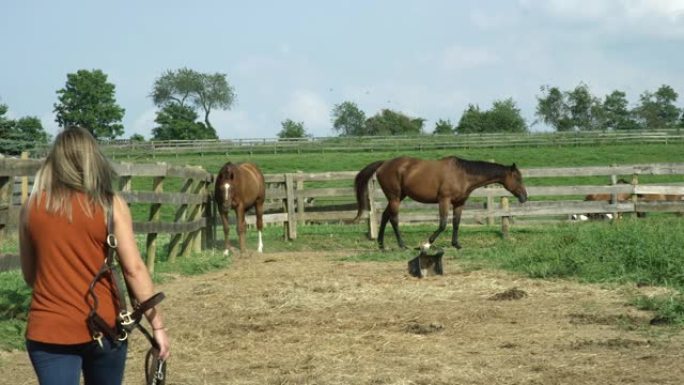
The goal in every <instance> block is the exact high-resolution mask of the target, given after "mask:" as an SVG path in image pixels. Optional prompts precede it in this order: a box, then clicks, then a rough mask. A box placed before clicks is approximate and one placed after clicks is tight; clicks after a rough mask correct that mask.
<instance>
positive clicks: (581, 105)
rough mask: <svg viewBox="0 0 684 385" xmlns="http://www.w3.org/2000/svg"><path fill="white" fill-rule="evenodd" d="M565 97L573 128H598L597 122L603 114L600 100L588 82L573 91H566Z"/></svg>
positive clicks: (581, 129)
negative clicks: (594, 94)
mask: <svg viewBox="0 0 684 385" xmlns="http://www.w3.org/2000/svg"><path fill="white" fill-rule="evenodd" d="M565 99H566V103H567V109H568V111H570V121H571V125H572V127H573V128H575V129H576V130H580V131H586V130H594V129H596V128H598V127H597V124H596V123H597V121H600V116H601V114H602V111H601V109H600V102H599V100H598V99H597V98H595V97H594V96H593V95H592V94H591V92H590V91H589V87H588V86H587V85H586V84H584V83H580V84H579V85H578V86H577V87H575V89H573V90H572V91H568V92H566V93H565ZM597 106H598V107H597Z"/></svg>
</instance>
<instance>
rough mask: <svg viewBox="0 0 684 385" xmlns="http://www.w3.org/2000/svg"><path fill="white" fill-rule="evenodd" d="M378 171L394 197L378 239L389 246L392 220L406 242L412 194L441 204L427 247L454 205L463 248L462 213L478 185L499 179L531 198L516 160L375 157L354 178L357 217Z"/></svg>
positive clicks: (455, 224) (523, 198)
mask: <svg viewBox="0 0 684 385" xmlns="http://www.w3.org/2000/svg"><path fill="white" fill-rule="evenodd" d="M373 174H375V175H376V178H377V180H378V183H380V187H381V188H382V191H383V192H384V193H385V196H386V197H387V201H388V202H387V207H386V208H385V210H384V211H383V213H382V218H381V220H380V228H379V232H378V245H379V246H380V248H381V249H384V247H385V245H384V233H385V226H386V225H387V222H390V224H391V225H392V229H393V230H394V234H395V236H396V238H397V243H398V244H399V247H401V248H406V245H405V243H404V241H403V239H402V236H401V232H400V231H399V205H400V203H401V201H402V200H403V199H404V198H406V197H407V196H408V197H410V198H411V199H413V200H415V201H417V202H421V203H437V204H438V205H439V227H438V228H437V230H436V231H435V232H434V233H432V235H430V237H429V238H428V240H427V242H425V243H424V244H423V245H422V246H421V248H423V249H429V248H430V246H431V245H432V244H433V243H434V242H435V239H437V237H438V236H439V235H440V234H441V233H442V232H443V231H444V230H445V229H446V225H447V218H448V212H449V207H450V206H451V208H452V210H453V223H452V224H453V234H452V238H451V245H452V246H454V247H456V248H458V249H460V248H461V244H460V243H459V240H458V227H459V224H460V221H461V213H462V211H463V206H464V204H465V202H466V200H467V199H468V197H469V196H470V194H471V193H472V192H473V190H475V189H476V188H478V187H482V186H486V185H489V184H492V183H498V184H501V185H503V187H504V188H505V189H506V190H508V191H509V192H510V193H511V194H513V195H514V196H516V197H517V198H518V200H519V201H520V203H524V202H525V201H527V190H526V189H525V185H524V184H523V180H522V174H521V173H520V170H518V168H517V166H516V165H515V164H513V165H511V166H505V165H501V164H497V163H491V162H483V161H471V160H465V159H461V158H458V157H455V156H450V157H445V158H442V159H438V160H422V159H416V158H411V157H407V156H401V157H398V158H394V159H390V160H380V161H376V162H373V163H370V164H369V165H367V166H366V167H364V168H363V169H362V170H361V171H359V172H358V174H357V175H356V177H355V179H354V187H355V190H356V202H357V207H358V212H357V214H356V217H355V218H354V219H353V221H358V220H359V218H360V217H361V215H362V214H363V212H364V211H365V210H367V209H368V207H367V202H368V181H369V180H370V178H371V177H372V176H373Z"/></svg>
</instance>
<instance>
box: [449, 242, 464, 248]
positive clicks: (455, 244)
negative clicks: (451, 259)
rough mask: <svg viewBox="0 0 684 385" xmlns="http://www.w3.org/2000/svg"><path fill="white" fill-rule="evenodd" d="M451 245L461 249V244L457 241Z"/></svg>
mask: <svg viewBox="0 0 684 385" xmlns="http://www.w3.org/2000/svg"><path fill="white" fill-rule="evenodd" d="M451 245H452V246H453V247H455V248H457V249H461V248H462V246H461V244H460V243H458V242H456V243H452V244H451Z"/></svg>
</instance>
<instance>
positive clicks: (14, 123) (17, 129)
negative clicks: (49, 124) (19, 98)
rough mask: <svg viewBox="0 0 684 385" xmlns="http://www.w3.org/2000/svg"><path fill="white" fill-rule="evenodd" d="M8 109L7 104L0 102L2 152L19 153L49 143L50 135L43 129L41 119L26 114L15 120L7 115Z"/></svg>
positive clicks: (0, 145)
mask: <svg viewBox="0 0 684 385" xmlns="http://www.w3.org/2000/svg"><path fill="white" fill-rule="evenodd" d="M8 111H9V108H8V107H7V105H5V104H0V138H2V139H1V140H0V153H4V154H11V155H18V154H20V153H21V152H22V151H26V150H30V149H32V148H35V147H36V145H41V144H47V142H48V141H49V140H50V135H49V134H48V133H47V132H45V130H44V129H43V124H42V122H41V121H40V119H38V118H37V117H35V116H25V117H22V118H19V119H17V120H13V119H9V118H7V117H6V116H5V114H6V113H7V112H8Z"/></svg>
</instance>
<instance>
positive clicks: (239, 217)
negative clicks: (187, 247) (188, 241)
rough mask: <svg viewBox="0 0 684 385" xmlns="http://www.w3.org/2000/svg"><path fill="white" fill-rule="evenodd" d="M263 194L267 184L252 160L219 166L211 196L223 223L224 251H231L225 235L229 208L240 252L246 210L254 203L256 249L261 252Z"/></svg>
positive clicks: (227, 229)
mask: <svg viewBox="0 0 684 385" xmlns="http://www.w3.org/2000/svg"><path fill="white" fill-rule="evenodd" d="M265 198H266V184H265V183H264V175H263V174H262V172H261V170H260V169H259V167H257V166H256V165H255V164H253V163H248V162H245V163H231V162H228V163H226V164H224V165H223V167H221V170H220V171H219V172H218V174H217V176H216V183H215V186H214V200H215V201H216V205H217V206H218V212H219V215H220V216H221V222H222V224H223V235H224V251H223V255H228V254H229V253H230V251H229V250H230V241H229V239H228V233H229V231H230V228H229V225H230V223H229V221H228V212H229V210H230V209H233V210H235V217H236V222H237V232H238V238H239V242H240V252H244V251H245V249H246V248H245V232H246V228H247V224H246V222H245V213H246V212H247V210H249V209H251V208H252V207H254V211H255V213H256V227H257V231H258V236H259V244H258V247H257V251H258V252H259V253H261V252H263V249H264V243H263V240H262V231H263V228H264V222H263V215H264V200H265Z"/></svg>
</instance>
